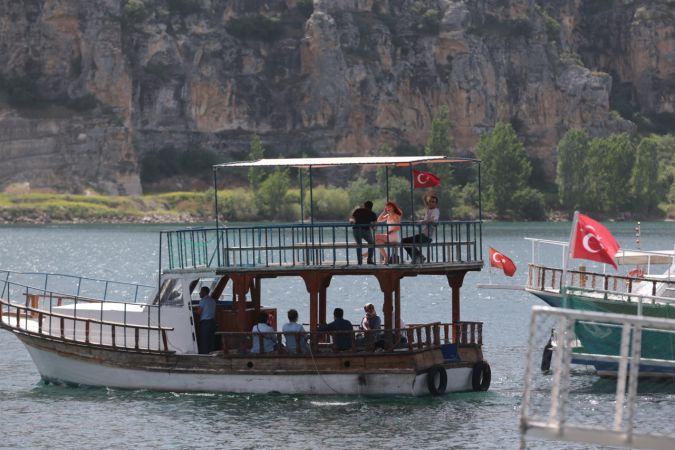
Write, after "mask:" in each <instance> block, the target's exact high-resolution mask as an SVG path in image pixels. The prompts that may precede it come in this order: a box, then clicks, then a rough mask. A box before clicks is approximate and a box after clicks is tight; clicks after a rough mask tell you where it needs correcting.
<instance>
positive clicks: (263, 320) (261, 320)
mask: <svg viewBox="0 0 675 450" xmlns="http://www.w3.org/2000/svg"><path fill="white" fill-rule="evenodd" d="M251 332H252V333H253V338H252V339H253V343H252V345H251V353H270V352H273V351H274V350H275V349H276V347H277V335H276V334H267V333H274V329H273V328H272V327H271V326H269V325H268V324H267V313H264V312H261V313H260V314H258V323H256V324H255V325H253V328H252V329H251ZM261 335H262V336H263V337H262V339H261V338H260V336H261ZM261 340H262V341H263V348H262V350H261V349H260V341H261Z"/></svg>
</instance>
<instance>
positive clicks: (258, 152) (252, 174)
mask: <svg viewBox="0 0 675 450" xmlns="http://www.w3.org/2000/svg"><path fill="white" fill-rule="evenodd" d="M264 157H265V147H263V145H262V141H261V140H260V136H258V135H257V134H254V135H253V137H251V145H250V146H249V151H248V158H249V159H250V160H251V161H255V160H258V159H263V158H264ZM264 180H265V172H264V169H262V168H260V167H249V169H248V185H249V187H250V188H251V190H252V191H253V192H257V191H258V189H259V188H260V186H261V185H262V182H263V181H264Z"/></svg>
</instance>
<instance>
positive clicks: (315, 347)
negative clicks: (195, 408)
mask: <svg viewBox="0 0 675 450" xmlns="http://www.w3.org/2000/svg"><path fill="white" fill-rule="evenodd" d="M453 326H454V327H455V328H456V329H457V333H456V334H457V336H458V341H457V342H453V340H452V336H453V331H452V328H453ZM216 335H217V336H218V338H219V339H220V343H221V346H222V349H223V351H224V353H225V354H263V353H266V354H275V355H287V354H296V353H308V352H309V351H311V352H312V353H314V354H325V353H335V352H340V351H342V352H351V353H373V352H375V351H376V350H378V349H380V350H384V351H388V352H391V351H396V352H400V351H409V352H414V351H421V350H428V349H432V348H440V346H441V345H443V344H450V343H457V344H459V345H467V346H468V345H473V346H481V345H482V344H483V323H482V322H457V323H455V324H454V325H453V324H449V323H440V322H437V323H430V324H416V325H410V326H408V327H406V328H397V329H391V330H384V329H380V330H366V331H363V330H359V329H358V328H355V329H354V330H345V331H318V332H314V333H312V332H305V333H284V332H269V333H253V332H218V333H216ZM289 340H292V341H293V342H292V344H293V345H291V346H289V345H288V342H289ZM255 341H257V342H255ZM302 341H304V342H305V343H306V345H305V344H303V343H302ZM254 343H255V344H257V345H255V347H257V349H259V351H256V352H253V353H252V350H251V349H252V348H253V347H254ZM284 343H285V344H286V345H283V344H284ZM288 347H291V348H294V349H305V348H306V349H307V350H306V351H300V352H297V351H295V352H290V353H289V351H288V350H287V348H288Z"/></svg>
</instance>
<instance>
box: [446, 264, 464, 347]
mask: <svg viewBox="0 0 675 450" xmlns="http://www.w3.org/2000/svg"><path fill="white" fill-rule="evenodd" d="M465 275H466V272H456V273H452V274H448V275H447V278H448V285H450V288H451V289H452V342H455V343H456V342H457V327H456V326H455V324H456V323H457V322H459V321H460V320H461V315H460V295H459V288H461V287H462V284H463V283H464V276H465Z"/></svg>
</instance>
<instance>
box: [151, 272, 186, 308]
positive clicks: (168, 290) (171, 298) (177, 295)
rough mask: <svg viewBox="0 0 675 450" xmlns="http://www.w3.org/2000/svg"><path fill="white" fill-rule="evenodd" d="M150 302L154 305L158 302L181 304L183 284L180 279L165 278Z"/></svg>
mask: <svg viewBox="0 0 675 450" xmlns="http://www.w3.org/2000/svg"><path fill="white" fill-rule="evenodd" d="M152 303H153V304H154V305H157V304H158V303H159V304H160V305H161V306H183V286H182V283H181V282H180V280H179V279H169V280H165V281H164V283H162V287H161V288H160V290H159V294H158V295H157V296H156V297H155V300H154V301H153V302H152Z"/></svg>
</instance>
